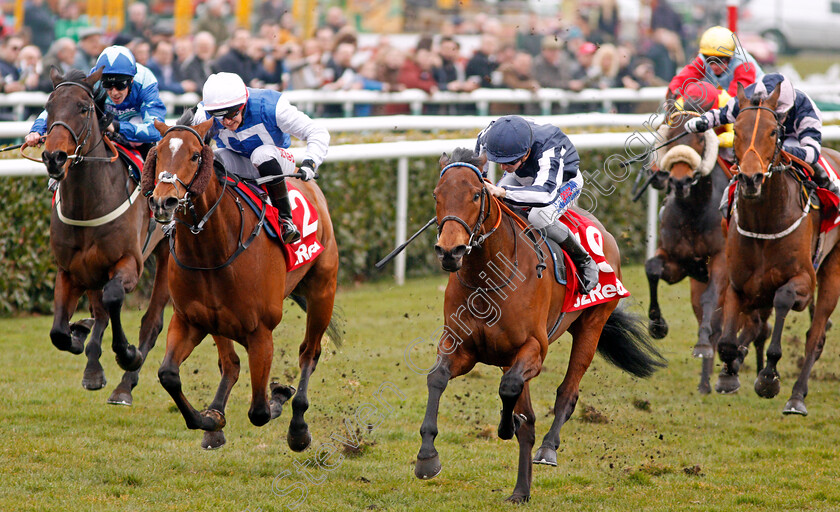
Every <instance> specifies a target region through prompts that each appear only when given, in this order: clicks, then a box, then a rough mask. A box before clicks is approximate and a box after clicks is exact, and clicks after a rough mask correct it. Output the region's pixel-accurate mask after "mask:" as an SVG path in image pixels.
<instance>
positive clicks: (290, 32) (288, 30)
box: [263, 4, 300, 44]
mask: <svg viewBox="0 0 840 512" xmlns="http://www.w3.org/2000/svg"><path fill="white" fill-rule="evenodd" d="M263 5H265V4H263ZM299 41H300V34H299V31H298V24H297V21H296V20H295V18H294V16H292V13H291V12H287V13H286V14H284V15H283V16H282V17H280V31H279V32H278V33H277V44H286V43H291V42H294V43H297V42H299Z"/></svg>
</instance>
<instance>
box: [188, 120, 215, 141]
mask: <svg viewBox="0 0 840 512" xmlns="http://www.w3.org/2000/svg"><path fill="white" fill-rule="evenodd" d="M212 127H213V118H212V117H211V118H210V119H208V120H207V121H204V122H203V123H199V124H197V125H195V126H193V129H194V130H195V131H197V132H198V134H199V135H201V138H202V139H204V138H206V136H207V133H208V132H209V131H210V128H212Z"/></svg>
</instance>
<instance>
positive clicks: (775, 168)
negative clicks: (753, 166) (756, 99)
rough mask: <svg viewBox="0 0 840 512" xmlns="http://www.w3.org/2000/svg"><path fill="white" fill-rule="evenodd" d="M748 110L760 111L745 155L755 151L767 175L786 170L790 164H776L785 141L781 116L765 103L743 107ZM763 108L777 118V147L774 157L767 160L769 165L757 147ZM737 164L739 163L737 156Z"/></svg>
mask: <svg viewBox="0 0 840 512" xmlns="http://www.w3.org/2000/svg"><path fill="white" fill-rule="evenodd" d="M747 110H758V112H757V113H756V116H755V126H753V132H752V138H750V146H749V147H748V148H747V150H746V151H745V152H744V156H746V155H747V153H749V152H753V153H755V156H757V157H758V163H759V165H760V166H761V167H762V168H763V169H765V172H766V174H767V175H770V174H773V172H776V171H784V170H786V169H788V168H789V166H787V165H774V164H775V163H776V161H777V160H778V159H779V155H780V154H781V152H782V143H783V141H782V132H783V131H784V125H783V124H782V123H781V121H779V118H778V116H777V115H776V111H775V110H773V109H771V108H769V107H765V106H763V105H754V106H749V107H745V108H742V109H741V112H746V111H747ZM762 110H766V111H768V112H770V113H771V114H772V115H773V119H775V121H776V147H775V150H774V152H773V158H771V159H770V161H769V162H767V165H764V158H762V156H761V153H759V152H758V150H757V149H756V148H755V137H756V135H757V134H758V122H759V121H760V120H761V111H762ZM735 164H736V165H738V158H737V156H736V157H735Z"/></svg>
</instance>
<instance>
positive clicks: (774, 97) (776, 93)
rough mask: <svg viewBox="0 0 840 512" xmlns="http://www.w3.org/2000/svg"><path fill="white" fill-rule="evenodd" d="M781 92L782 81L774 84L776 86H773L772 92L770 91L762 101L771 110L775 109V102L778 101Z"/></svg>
mask: <svg viewBox="0 0 840 512" xmlns="http://www.w3.org/2000/svg"><path fill="white" fill-rule="evenodd" d="M781 93H782V83H781V82H779V83H778V84H776V87H775V88H773V92H771V93H770V96H768V97H767V99H766V100H765V101H764V103H765V105H767V106H768V107H769V108H772V109H773V110H775V109H776V104H777V103H778V102H779V95H780V94H781Z"/></svg>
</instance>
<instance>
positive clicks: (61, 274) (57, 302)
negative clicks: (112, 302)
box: [50, 269, 84, 354]
mask: <svg viewBox="0 0 840 512" xmlns="http://www.w3.org/2000/svg"><path fill="white" fill-rule="evenodd" d="M83 291H84V290H82V289H81V288H80V287H78V286H76V285H75V284H73V280H72V279H71V278H70V274H69V273H67V272H65V271H64V270H61V269H59V271H58V272H57V273H56V274H55V292H54V295H53V302H54V306H53V311H54V313H53V325H52V328H51V329H50V340H52V344H53V345H55V348H57V349H58V350H65V351H67V352H70V353H72V354H81V353H82V351H83V350H84V339H81V340H79V339H78V337H74V336H73V335H72V332H71V330H70V319H71V318H72V317H73V313H75V311H76V305H77V304H78V302H79V297H81V296H82V292H83Z"/></svg>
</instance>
